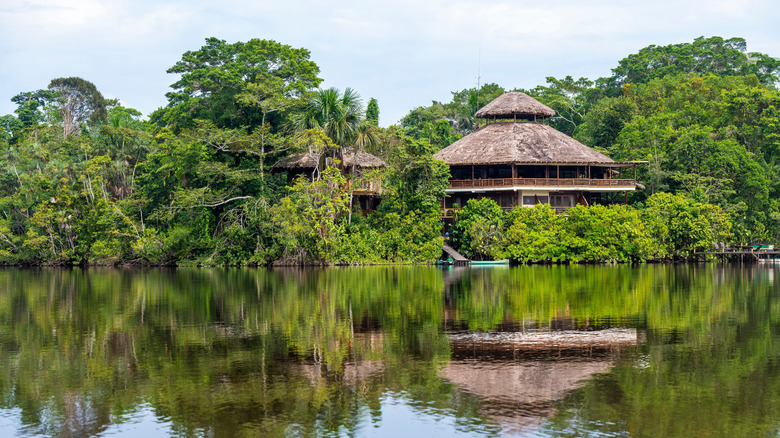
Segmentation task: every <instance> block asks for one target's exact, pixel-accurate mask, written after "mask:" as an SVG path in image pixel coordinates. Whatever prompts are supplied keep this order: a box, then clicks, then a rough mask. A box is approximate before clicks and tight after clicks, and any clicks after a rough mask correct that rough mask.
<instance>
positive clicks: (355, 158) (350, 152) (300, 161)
mask: <svg viewBox="0 0 780 438" xmlns="http://www.w3.org/2000/svg"><path fill="white" fill-rule="evenodd" d="M318 158H319V156H318V155H317V154H315V153H313V152H311V153H310V152H305V153H302V154H296V155H290V156H289V157H285V158H283V159H281V160H280V161H279V162H278V163H276V164H275V165H274V167H276V168H281V169H313V168H315V167H317V160H318ZM343 164H344V166H345V167H349V166H355V167H358V168H374V167H385V166H387V164H386V163H385V162H384V160H382V159H381V158H379V157H377V156H376V155H372V154H369V153H368V152H363V151H358V150H354V149H351V148H347V149H345V150H344V163H343Z"/></svg>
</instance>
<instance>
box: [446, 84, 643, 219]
mask: <svg viewBox="0 0 780 438" xmlns="http://www.w3.org/2000/svg"><path fill="white" fill-rule="evenodd" d="M554 114H555V112H554V111H553V110H552V109H551V108H549V107H547V106H546V105H543V104H542V103H541V102H539V101H537V100H535V99H533V98H532V97H530V96H528V95H526V94H524V93H520V92H510V93H505V94H503V95H501V96H499V97H498V98H497V99H495V100H493V101H492V102H490V103H489V104H487V105H486V106H485V107H484V108H482V109H480V110H479V111H477V114H476V116H477V117H478V118H483V119H486V121H487V122H486V124H485V125H484V126H481V127H480V128H478V129H477V130H476V131H474V132H472V133H471V134H469V135H467V136H465V137H463V138H461V139H460V140H458V141H456V142H455V143H453V144H451V145H450V146H448V147H446V148H444V149H442V150H441V151H439V152H438V153H437V154H436V155H435V158H437V159H439V160H442V161H444V162H445V163H447V165H448V166H449V167H450V175H451V179H450V187H449V188H448V189H447V190H446V193H447V197H446V198H445V199H444V200H443V202H442V216H443V217H444V218H445V219H448V218H452V217H453V216H454V214H455V211H456V210H457V208H458V207H462V206H464V205H465V204H466V202H468V200H469V199H479V198H490V199H493V200H494V201H496V203H497V204H498V205H500V206H501V207H502V208H505V209H511V208H514V207H517V206H525V207H531V206H533V205H536V204H549V205H550V206H551V207H553V208H554V209H555V210H556V211H558V212H563V211H565V210H566V209H568V208H571V207H574V206H575V205H578V204H579V205H591V204H594V203H609V202H616V201H618V199H620V198H622V199H620V200H621V201H622V200H624V199H625V196H626V194H627V193H628V192H629V191H632V190H636V189H637V188H638V187H641V185H638V184H637V183H636V166H637V165H639V164H643V163H645V162H639V161H631V162H616V161H614V160H612V159H610V158H609V157H607V156H606V155H604V154H601V153H599V152H597V151H595V150H593V149H591V148H589V147H587V146H585V145H584V144H582V143H580V142H578V141H577V140H575V139H573V138H571V137H569V136H567V135H566V134H563V133H562V132H560V131H557V130H555V129H554V128H552V127H550V126H548V125H546V124H545V123H544V121H545V120H546V119H548V118H549V117H552V116H553V115H554Z"/></svg>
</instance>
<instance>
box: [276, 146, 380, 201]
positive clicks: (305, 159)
mask: <svg viewBox="0 0 780 438" xmlns="http://www.w3.org/2000/svg"><path fill="white" fill-rule="evenodd" d="M329 161H330V158H328V157H325V156H322V155H319V154H315V153H313V152H311V153H303V154H296V155H290V156H289V157H285V158H283V159H282V160H281V161H279V162H278V163H277V164H276V165H275V166H274V169H275V170H286V171H287V181H288V182H292V181H293V180H294V179H295V178H296V177H297V176H298V175H305V176H306V177H308V178H312V179H313V178H314V177H315V175H316V172H317V171H320V172H321V171H323V170H325V167H326V166H328V165H330V163H329ZM386 166H387V164H385V162H384V161H383V160H382V159H381V158H379V157H377V156H375V155H372V154H369V153H368V152H363V151H358V150H354V149H349V148H348V149H346V150H345V151H344V154H343V163H342V168H343V170H344V174H345V175H346V176H347V187H346V189H347V190H349V191H351V192H352V195H353V196H354V197H355V199H354V203H356V204H358V205H360V209H361V210H362V211H364V212H366V211H371V210H374V209H375V208H376V206H377V205H378V204H379V197H380V196H381V194H382V179H381V178H380V177H378V176H377V177H375V178H372V177H371V176H370V175H368V173H369V171H371V170H375V169H379V168H383V167H386Z"/></svg>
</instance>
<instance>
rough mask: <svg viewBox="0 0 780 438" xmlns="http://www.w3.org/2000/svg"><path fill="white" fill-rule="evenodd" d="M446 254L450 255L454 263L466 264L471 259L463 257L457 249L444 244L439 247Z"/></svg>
mask: <svg viewBox="0 0 780 438" xmlns="http://www.w3.org/2000/svg"><path fill="white" fill-rule="evenodd" d="M441 249H442V250H443V251H444V252H446V253H447V255H448V256H450V257H452V260H453V261H454V263H455V264H456V265H467V264H468V263H469V262H470V261H471V260H469V259H467V258H466V257H463V256H462V255H461V254H460V253H459V252H458V251H455V249H453V248H452V247H451V246H449V245H447V244H444V245H443V246H442V248H441Z"/></svg>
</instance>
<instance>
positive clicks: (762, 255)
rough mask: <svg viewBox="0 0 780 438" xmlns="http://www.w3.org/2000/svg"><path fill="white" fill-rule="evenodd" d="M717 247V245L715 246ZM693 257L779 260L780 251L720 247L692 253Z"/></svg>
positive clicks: (744, 247) (748, 247) (743, 247)
mask: <svg viewBox="0 0 780 438" xmlns="http://www.w3.org/2000/svg"><path fill="white" fill-rule="evenodd" d="M716 246H717V245H716ZM694 255H715V256H721V257H723V258H727V257H740V258H742V259H744V258H745V257H746V256H747V258H748V260H755V261H761V260H780V251H778V250H775V249H770V250H767V249H759V250H756V249H753V248H751V247H750V246H736V247H730V248H727V247H725V246H724V247H722V248H719V249H717V250H715V251H701V252H694Z"/></svg>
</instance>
